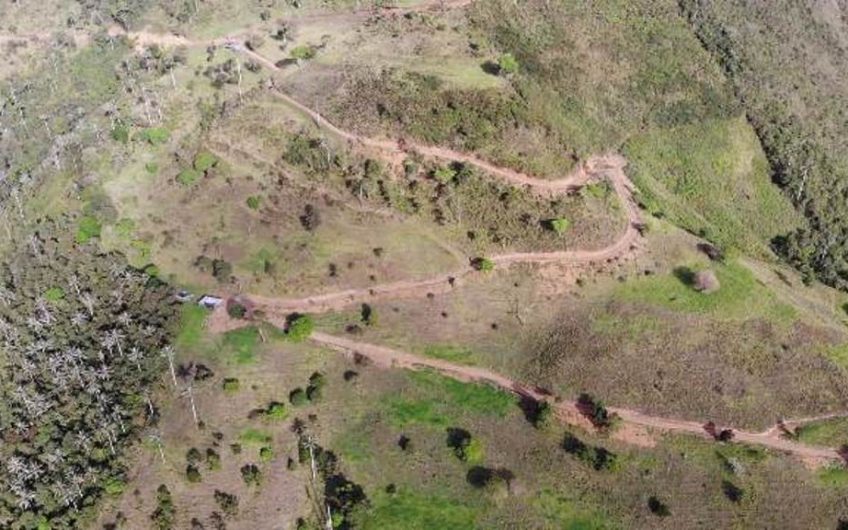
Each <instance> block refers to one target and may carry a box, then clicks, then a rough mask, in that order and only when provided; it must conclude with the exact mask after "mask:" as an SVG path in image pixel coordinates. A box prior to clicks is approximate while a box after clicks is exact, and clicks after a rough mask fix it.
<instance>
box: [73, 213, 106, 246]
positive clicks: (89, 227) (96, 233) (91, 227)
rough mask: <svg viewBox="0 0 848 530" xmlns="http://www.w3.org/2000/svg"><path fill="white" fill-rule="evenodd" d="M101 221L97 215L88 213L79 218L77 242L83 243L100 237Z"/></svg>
mask: <svg viewBox="0 0 848 530" xmlns="http://www.w3.org/2000/svg"><path fill="white" fill-rule="evenodd" d="M101 228H102V227H101V225H100V221H98V220H97V218H96V217H92V216H90V215H86V216H85V217H83V218H81V219H80V220H79V224H78V225H77V234H76V242H77V243H80V244H83V243H88V241H89V240H90V239H92V238H95V237H100V230H101Z"/></svg>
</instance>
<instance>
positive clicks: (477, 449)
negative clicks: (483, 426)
mask: <svg viewBox="0 0 848 530" xmlns="http://www.w3.org/2000/svg"><path fill="white" fill-rule="evenodd" d="M447 435H448V436H447V444H448V447H450V448H451V449H453V454H454V455H455V456H456V457H457V458H459V459H460V460H462V461H463V462H468V463H472V464H473V463H479V462H482V461H483V457H484V452H483V443H482V442H481V441H480V440H478V439H475V438H472V436H471V433H470V432H468V431H466V430H465V429H461V428H458V427H451V428H449V429H448V430H447Z"/></svg>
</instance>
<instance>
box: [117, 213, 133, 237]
mask: <svg viewBox="0 0 848 530" xmlns="http://www.w3.org/2000/svg"><path fill="white" fill-rule="evenodd" d="M133 230H135V221H133V220H132V219H129V218H127V217H124V218H123V219H120V220H119V221H118V222H117V223H115V234H116V235H117V236H118V237H123V238H128V237H130V236H131V235H132V233H133Z"/></svg>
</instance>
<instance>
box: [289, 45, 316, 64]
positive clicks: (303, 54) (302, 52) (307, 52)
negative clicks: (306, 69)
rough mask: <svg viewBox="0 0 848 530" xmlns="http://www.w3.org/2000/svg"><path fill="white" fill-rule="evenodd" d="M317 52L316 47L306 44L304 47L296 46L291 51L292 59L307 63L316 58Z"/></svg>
mask: <svg viewBox="0 0 848 530" xmlns="http://www.w3.org/2000/svg"><path fill="white" fill-rule="evenodd" d="M316 53H317V52H316V50H315V48H314V47H312V46H310V45H308V44H306V45H303V46H296V47H294V48H292V50H291V53H290V55H291V57H292V59H297V60H298V61H306V60H308V59H312V58H313V57H315V54H316Z"/></svg>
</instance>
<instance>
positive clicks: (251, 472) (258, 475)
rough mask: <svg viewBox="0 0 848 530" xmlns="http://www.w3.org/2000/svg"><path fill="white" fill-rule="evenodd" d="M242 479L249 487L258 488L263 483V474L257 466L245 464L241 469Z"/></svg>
mask: <svg viewBox="0 0 848 530" xmlns="http://www.w3.org/2000/svg"><path fill="white" fill-rule="evenodd" d="M241 478H242V480H244V483H245V484H247V485H248V486H250V485H257V486H258V485H259V483H260V482H261V481H262V472H261V471H259V468H258V467H257V466H256V464H245V465H244V466H242V468H241Z"/></svg>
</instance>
